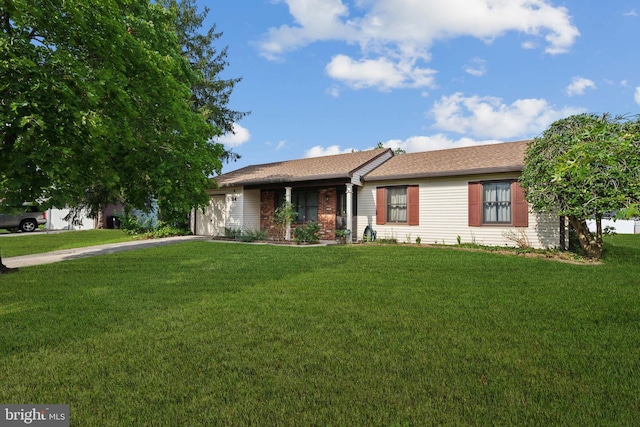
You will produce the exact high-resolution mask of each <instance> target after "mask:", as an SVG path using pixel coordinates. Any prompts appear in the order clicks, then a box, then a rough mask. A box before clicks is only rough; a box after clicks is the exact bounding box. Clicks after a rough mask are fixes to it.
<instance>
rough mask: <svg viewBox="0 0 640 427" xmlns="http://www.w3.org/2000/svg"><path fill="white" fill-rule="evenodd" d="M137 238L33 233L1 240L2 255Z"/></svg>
mask: <svg viewBox="0 0 640 427" xmlns="http://www.w3.org/2000/svg"><path fill="white" fill-rule="evenodd" d="M134 239H135V236H132V235H129V234H126V233H125V232H123V231H122V230H84V231H66V232H63V233H45V232H39V233H31V234H22V233H21V234H20V235H13V236H4V237H1V238H0V253H1V254H2V256H3V257H12V256H20V255H29V254H39V253H43V252H51V251H57V250H61V249H73V248H81V247H85V246H93V245H103V244H107V243H118V242H129V241H131V240H134Z"/></svg>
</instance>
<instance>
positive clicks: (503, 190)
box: [469, 180, 529, 227]
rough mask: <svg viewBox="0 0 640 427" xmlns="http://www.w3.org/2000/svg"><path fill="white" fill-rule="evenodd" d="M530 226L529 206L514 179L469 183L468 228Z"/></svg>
mask: <svg viewBox="0 0 640 427" xmlns="http://www.w3.org/2000/svg"><path fill="white" fill-rule="evenodd" d="M483 225H510V226H514V227H527V226H528V225H529V205H528V204H527V201H526V200H525V198H524V192H523V191H522V188H521V187H520V185H519V184H518V182H517V181H515V180H504V181H481V182H470V183H469V226H472V227H481V226H483Z"/></svg>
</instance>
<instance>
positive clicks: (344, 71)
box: [326, 55, 435, 90]
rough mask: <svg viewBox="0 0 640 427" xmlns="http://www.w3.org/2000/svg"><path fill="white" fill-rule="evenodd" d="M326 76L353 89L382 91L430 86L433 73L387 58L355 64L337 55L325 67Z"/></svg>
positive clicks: (364, 60)
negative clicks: (371, 88) (374, 88)
mask: <svg viewBox="0 0 640 427" xmlns="http://www.w3.org/2000/svg"><path fill="white" fill-rule="evenodd" d="M326 71H327V74H329V76H331V77H332V78H334V79H336V80H340V81H342V82H344V83H345V84H347V85H349V86H351V87H353V88H355V89H362V88H367V87H378V88H380V89H382V90H388V89H396V88H402V87H433V75H434V74H435V71H434V70H430V69H428V68H418V67H415V66H414V64H413V63H394V62H392V61H390V60H388V59H387V58H378V59H362V60H360V61H355V60H353V59H351V58H349V57H348V56H346V55H336V56H334V57H333V58H332V59H331V62H330V63H329V64H328V65H327V67H326Z"/></svg>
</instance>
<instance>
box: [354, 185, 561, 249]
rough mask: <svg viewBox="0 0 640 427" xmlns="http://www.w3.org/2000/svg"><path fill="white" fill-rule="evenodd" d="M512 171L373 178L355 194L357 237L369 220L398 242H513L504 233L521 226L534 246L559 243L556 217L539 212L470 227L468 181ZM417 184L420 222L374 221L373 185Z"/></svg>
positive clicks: (507, 244)
mask: <svg viewBox="0 0 640 427" xmlns="http://www.w3.org/2000/svg"><path fill="white" fill-rule="evenodd" d="M515 178H517V175H514V174H493V175H472V176H465V177H445V178H433V179H422V180H396V181H375V182H368V183H365V185H364V187H363V188H362V189H361V190H360V191H359V193H358V196H359V199H358V224H359V226H358V230H357V236H358V240H361V239H362V235H363V233H364V228H365V226H366V225H368V224H372V225H371V226H372V227H373V229H374V230H375V231H376V232H377V237H378V239H381V238H383V239H384V238H386V239H390V238H395V239H397V240H398V242H406V241H411V242H412V243H414V242H415V239H416V237H418V236H419V237H420V239H421V240H422V243H424V244H434V243H437V244H447V245H452V244H456V243H457V239H458V236H460V240H461V241H462V242H463V243H476V244H479V245H490V246H504V245H506V246H516V245H517V244H516V242H514V241H513V240H510V239H508V238H506V237H505V233H509V232H513V233H516V234H518V233H519V230H520V229H522V230H524V232H525V234H526V237H527V238H528V239H529V242H530V245H531V246H533V247H556V246H558V245H559V231H558V219H557V218H556V217H555V216H553V215H551V216H549V215H547V216H539V215H536V214H533V213H531V212H529V226H528V227H526V228H516V227H512V226H482V227H469V225H468V224H469V222H468V183H469V182H470V181H485V180H501V179H515ZM416 184H418V185H419V187H420V190H419V196H420V216H419V217H420V224H419V225H417V226H409V225H405V224H385V225H377V224H376V218H375V214H376V210H375V206H376V201H375V197H376V187H383V186H392V185H416Z"/></svg>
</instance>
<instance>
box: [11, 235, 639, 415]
mask: <svg viewBox="0 0 640 427" xmlns="http://www.w3.org/2000/svg"><path fill="white" fill-rule="evenodd" d="M639 278H640V236H621V235H619V236H614V237H613V238H611V239H609V240H608V242H607V258H606V260H605V262H604V263H603V264H601V265H574V264H567V263H560V262H556V261H549V260H544V259H532V258H524V257H519V256H515V255H498V254H491V253H478V252H464V251H456V250H451V249H442V248H424V247H422V248H418V247H415V246H408V245H406V246H405V245H397V246H395V245H394V246H377V245H376V246H368V245H353V246H330V247H288V246H283V247H279V246H261V245H244V244H243V245H241V244H229V243H220V242H209V241H194V242H188V243H180V244H176V245H170V246H164V247H156V248H149V249H141V250H137V251H133V252H126V253H117V254H112V255H106V256H100V257H94V258H86V259H80V260H77V261H71V262H63V263H58V264H50V265H44V266H38V267H29V268H23V269H21V270H20V271H19V272H17V273H14V274H9V275H4V276H0V384H1V386H0V402H6V403H51V404H53V403H67V404H70V406H71V424H72V425H77V426H123V425H127V426H137V425H154V426H164V425H166V426H173V425H188V426H198V425H202V426H211V425H224V426H226V425H292V426H301V425H322V426H324V425H336V426H344V425H358V426H361V425H385V426H386V425H396V426H412V425H416V426H421V425H442V424H445V425H532V426H541V425H638V424H639V423H640V394H639V393H638V390H640V339H639V337H640V279H639Z"/></svg>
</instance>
